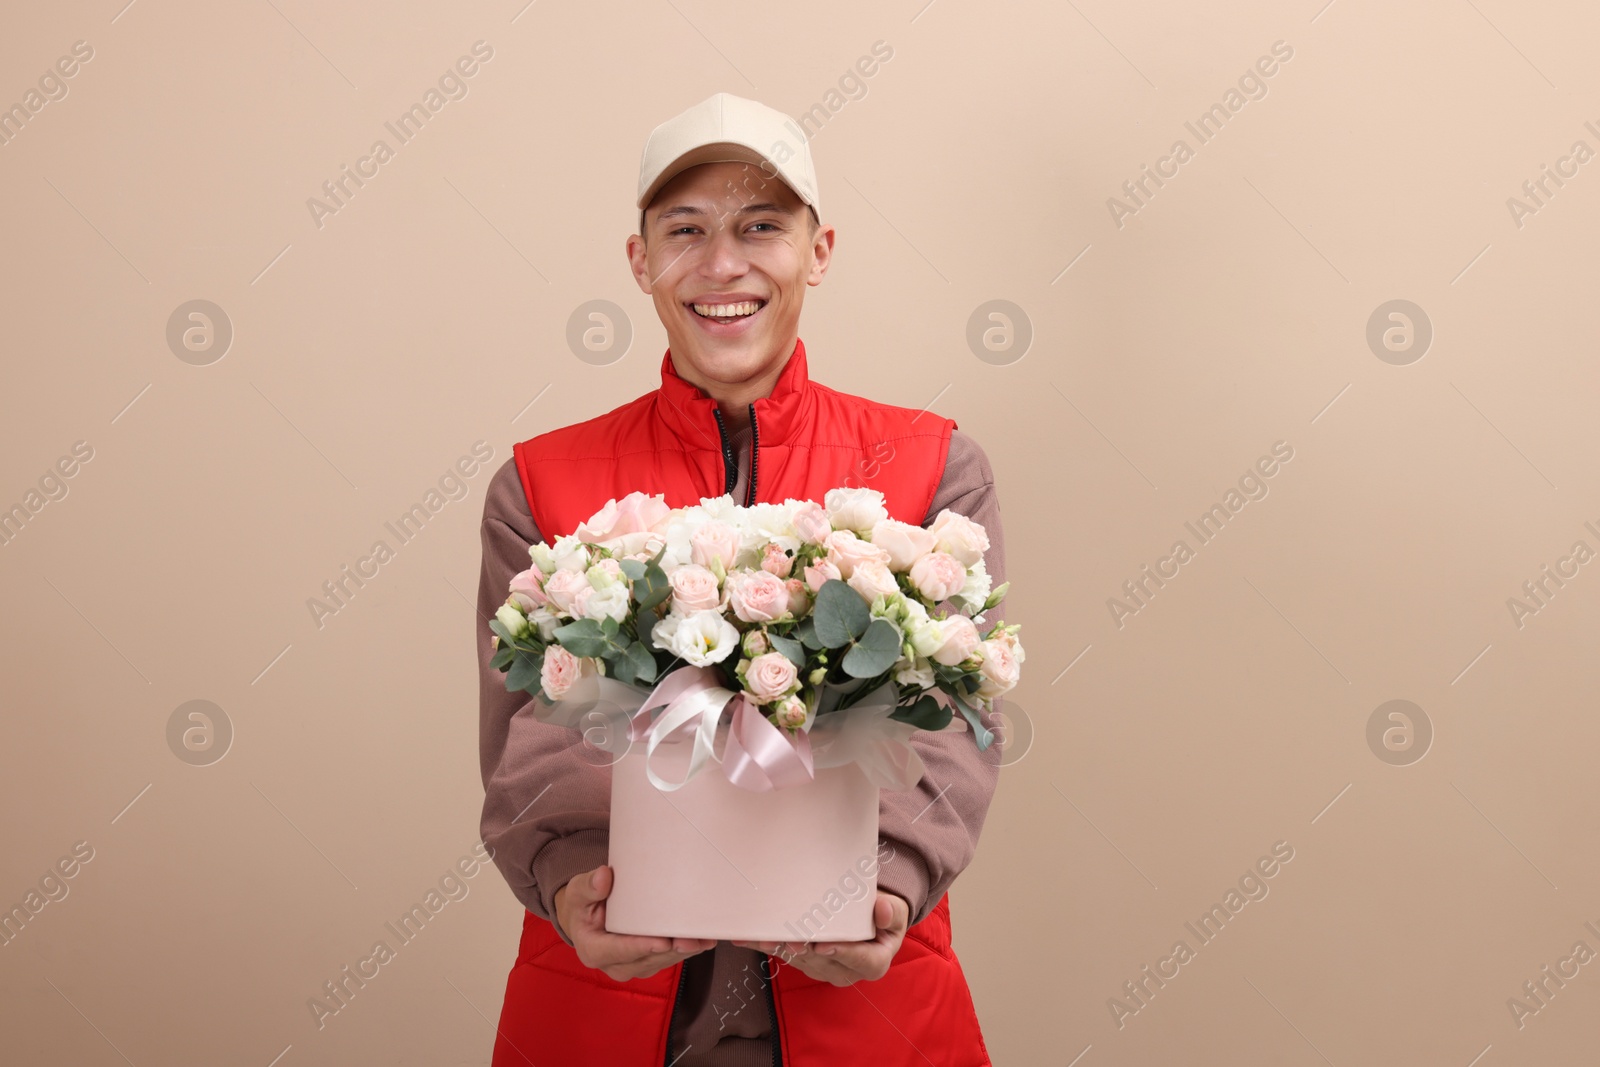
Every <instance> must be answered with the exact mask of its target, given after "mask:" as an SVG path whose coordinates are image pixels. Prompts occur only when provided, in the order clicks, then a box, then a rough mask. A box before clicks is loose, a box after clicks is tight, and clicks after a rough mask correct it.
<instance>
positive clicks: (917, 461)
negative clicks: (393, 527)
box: [494, 340, 990, 1067]
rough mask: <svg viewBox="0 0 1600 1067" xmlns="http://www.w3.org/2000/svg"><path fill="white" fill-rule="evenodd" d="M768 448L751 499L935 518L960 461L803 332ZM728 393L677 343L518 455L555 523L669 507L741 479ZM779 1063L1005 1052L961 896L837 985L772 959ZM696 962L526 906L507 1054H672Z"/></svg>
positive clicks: (906, 1065) (776, 401)
mask: <svg viewBox="0 0 1600 1067" xmlns="http://www.w3.org/2000/svg"><path fill="white" fill-rule="evenodd" d="M751 408H752V411H751V414H752V418H753V424H754V425H753V434H752V442H751V443H752V447H753V449H754V456H753V458H752V463H751V473H750V490H749V495H748V497H747V499H746V500H745V501H744V502H745V503H752V502H762V501H783V500H785V499H787V498H789V497H794V498H796V499H800V500H807V499H810V500H817V501H820V500H822V498H823V496H824V495H825V494H826V493H827V491H828V490H829V489H834V488H837V487H839V486H844V485H863V484H870V485H871V486H872V487H873V488H874V489H878V490H880V491H881V492H882V493H883V495H884V502H885V505H886V506H887V508H888V510H889V514H890V515H891V516H892V517H894V518H896V519H900V520H901V521H904V522H909V523H913V524H918V525H920V524H921V523H922V521H923V519H924V518H925V517H926V516H927V512H928V506H929V505H930V503H931V502H932V500H933V494H934V491H935V490H936V489H937V488H938V485H939V480H940V478H941V477H942V476H943V473H944V464H945V455H946V452H947V450H948V448H949V445H950V431H951V430H953V429H955V425H956V424H955V422H954V421H953V420H951V419H946V418H941V417H939V416H937V415H933V414H930V413H928V412H926V411H921V412H919V411H915V410H912V409H910V408H901V407H893V406H891V405H888V404H879V403H875V402H874V401H871V400H866V399H863V398H862V397H857V396H850V395H848V394H845V393H839V392H836V391H834V390H832V389H829V388H827V387H826V386H822V385H818V384H816V383H815V382H812V381H811V380H810V379H809V377H808V376H807V373H806V350H805V345H804V344H803V343H801V342H799V341H798V340H797V341H796V343H795V348H794V353H793V354H792V355H791V356H790V357H789V361H788V363H787V364H786V365H785V366H784V369H783V372H782V374H781V375H780V376H779V378H778V381H777V384H776V385H775V386H774V387H773V390H772V393H771V394H770V395H769V396H766V397H764V398H762V399H760V400H757V401H756V402H755V403H754V404H753V405H752V406H751ZM727 442H728V438H727V434H726V432H725V428H724V426H723V423H722V417H721V412H720V410H719V409H718V407H717V404H716V401H714V400H712V399H711V398H710V397H708V396H706V395H705V394H704V393H702V392H701V391H700V390H699V389H698V388H697V387H696V386H694V385H691V384H690V383H689V382H687V381H685V380H684V379H682V378H680V377H678V375H677V373H676V372H675V371H674V369H673V366H672V353H671V351H670V350H669V351H668V352H667V354H666V356H664V357H663V358H662V361H661V387H660V388H659V389H657V390H655V391H654V392H651V393H647V394H645V395H644V396H642V397H640V398H638V399H637V400H634V401H632V402H630V403H628V404H624V405H623V406H622V407H619V408H617V409H616V410H614V411H611V412H609V413H607V414H605V415H601V416H599V417H598V418H594V419H590V420H589V421H587V422H581V423H578V424H576V425H573V426H567V427H564V428H562V429H559V430H553V431H551V432H549V433H545V434H541V435H540V436H538V437H535V438H533V439H531V440H528V441H523V442H522V443H520V444H518V445H516V446H515V447H514V449H513V454H514V455H515V457H516V461H517V470H518V472H519V473H520V474H521V477H522V488H523V491H524V492H525V493H526V494H527V497H528V505H529V507H530V509H531V510H532V513H533V518H534V521H535V523H536V524H537V525H538V527H539V532H540V533H541V534H542V535H543V536H544V537H545V538H546V540H547V541H554V539H555V538H556V537H557V536H560V535H562V534H566V533H570V532H571V531H572V530H573V529H575V528H576V527H577V526H578V524H579V523H580V522H582V521H583V520H584V519H587V518H588V517H589V516H590V515H592V514H594V513H595V512H596V511H598V510H600V508H602V507H603V506H605V503H606V501H608V500H610V499H612V498H613V497H615V498H618V499H620V498H621V497H623V496H625V495H626V494H628V493H629V492H632V491H634V490H640V491H643V492H648V493H662V494H665V497H666V502H667V505H668V506H669V507H684V506H688V505H692V504H696V503H698V502H699V501H700V499H701V498H702V497H710V496H720V495H722V494H724V493H726V492H729V491H730V490H731V488H732V486H733V484H734V481H735V480H736V478H737V473H738V468H737V466H736V462H737V457H735V456H734V455H733V453H732V451H731V449H730V447H729V445H728V443H727ZM767 971H768V973H769V974H772V975H773V980H772V982H771V983H770V984H769V986H768V988H769V990H770V993H769V996H770V1006H771V1012H772V1018H773V1020H774V1039H775V1041H774V1049H773V1063H774V1064H782V1065H785V1067H852V1065H856V1064H861V1065H868V1064H870V1065H871V1067H902V1065H903V1067H923V1065H925V1064H928V1063H938V1064H940V1065H941V1067H988V1064H989V1063H990V1060H989V1055H988V1052H987V1050H986V1049H985V1048H984V1043H983V1035H982V1033H981V1031H980V1029H979V1026H978V1016H977V1013H976V1011H975V1010H974V1009H973V1003H972V994H971V992H970V991H969V990H968V988H967V980H966V976H965V975H964V974H963V973H962V970H961V964H960V962H959V961H958V960H957V959H956V956H955V953H954V952H952V951H951V947H950V910H949V900H948V897H941V898H940V899H939V902H938V904H937V905H936V906H935V907H934V909H933V910H932V912H931V913H930V914H929V915H928V917H927V918H925V919H924V920H923V921H922V922H919V923H917V924H916V925H914V926H912V927H911V928H910V930H909V931H907V934H906V937H905V940H904V941H902V942H901V945H900V951H899V953H898V954H896V956H895V958H894V960H893V962H892V963H891V964H890V967H889V971H888V973H887V974H885V975H884V976H883V977H882V978H880V979H878V980H877V981H873V982H857V983H855V984H854V985H851V986H834V985H831V984H829V983H827V982H818V981H816V980H815V979H812V978H810V977H808V976H806V975H805V974H804V973H803V972H801V971H800V970H799V969H798V968H796V967H794V966H791V965H785V964H783V963H782V961H781V960H780V959H778V958H776V957H772V956H769V957H768V958H767ZM682 973H683V964H681V963H679V964H675V965H674V966H672V967H669V968H666V969H664V970H662V971H659V972H657V973H656V974H654V975H652V976H650V977H649V978H636V979H633V980H631V981H627V982H618V981H615V980H614V979H612V978H610V977H608V976H607V975H605V974H604V973H603V972H601V971H599V970H595V969H593V968H590V967H586V966H584V965H583V963H581V962H580V961H579V959H578V955H577V952H576V951H575V950H574V949H573V948H572V946H570V945H568V944H567V943H566V942H565V941H563V940H561V938H560V936H559V935H558V934H557V933H556V932H555V928H554V927H553V926H552V925H551V924H550V923H549V922H547V921H546V920H544V919H541V918H539V917H538V916H536V915H534V914H533V913H532V912H528V913H527V914H526V916H525V920H524V923H523V932H522V943H521V948H520V951H519V953H518V956H517V961H516V964H515V965H514V966H513V967H512V970H511V975H510V979H509V981H508V982H507V984H506V997H505V1005H504V1008H503V1010H502V1014H501V1017H500V1027H499V1037H498V1039H497V1041H496V1042H495V1049H494V1063H495V1065H496V1067H512V1065H515V1067H524V1065H527V1064H531V1065H534V1067H571V1065H586V1067H587V1065H594V1064H605V1065H616V1067H650V1065H652V1064H663V1065H665V1064H667V1062H668V1060H667V1052H668V1049H667V1037H668V1031H669V1028H670V1026H671V1024H672V1014H673V1009H674V1007H675V1006H676V1003H677V997H678V995H679V992H680V990H679V982H680V978H681V976H682Z"/></svg>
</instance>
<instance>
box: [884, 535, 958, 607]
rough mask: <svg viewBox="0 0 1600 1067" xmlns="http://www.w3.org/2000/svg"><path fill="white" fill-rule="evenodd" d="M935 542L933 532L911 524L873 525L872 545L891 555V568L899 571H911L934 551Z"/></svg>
mask: <svg viewBox="0 0 1600 1067" xmlns="http://www.w3.org/2000/svg"><path fill="white" fill-rule="evenodd" d="M934 541H935V539H934V536H933V531H932V530H924V529H923V528H922V527H920V526H913V525H911V524H910V523H909V522H901V521H899V520H898V519H879V520H878V521H877V522H875V523H873V524H872V543H873V544H875V545H877V546H878V547H879V548H881V549H883V550H884V551H885V552H887V553H889V566H891V567H893V568H894V569H895V570H897V571H907V570H910V569H911V565H912V564H913V563H915V562H916V561H917V560H919V559H921V558H922V557H923V556H926V555H927V554H928V553H929V552H932V551H933V546H934ZM941 599H942V598H941Z"/></svg>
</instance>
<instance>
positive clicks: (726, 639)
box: [650, 611, 739, 667]
mask: <svg viewBox="0 0 1600 1067" xmlns="http://www.w3.org/2000/svg"><path fill="white" fill-rule="evenodd" d="M650 637H651V639H652V640H653V641H654V642H655V644H656V647H657V648H664V649H666V650H667V651H668V652H671V653H672V654H673V655H674V656H681V657H683V659H684V660H685V661H686V662H688V663H692V664H694V665H695V666H696V667H707V666H710V665H711V664H713V663H721V662H722V661H723V660H725V659H727V658H728V657H729V656H730V655H732V654H733V653H734V652H736V651H738V648H739V631H738V630H735V629H734V628H733V624H732V623H731V622H729V621H728V620H727V619H725V618H723V617H722V613H721V612H720V611H697V612H694V613H693V614H691V615H668V616H667V617H666V618H664V619H662V620H661V621H660V622H658V623H656V624H655V626H654V627H652V628H651V630H650Z"/></svg>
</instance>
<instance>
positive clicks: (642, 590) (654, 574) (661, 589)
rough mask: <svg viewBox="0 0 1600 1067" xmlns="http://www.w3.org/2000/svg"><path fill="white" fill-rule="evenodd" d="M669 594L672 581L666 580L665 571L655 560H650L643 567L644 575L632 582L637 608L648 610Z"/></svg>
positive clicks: (670, 593)
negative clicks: (637, 603)
mask: <svg viewBox="0 0 1600 1067" xmlns="http://www.w3.org/2000/svg"><path fill="white" fill-rule="evenodd" d="M662 551H665V549H663V550H662ZM657 556H658V557H659V556H660V553H657ZM671 595H672V583H671V582H669V581H667V572H666V571H664V570H662V569H661V566H660V564H658V563H656V561H655V560H651V561H650V563H649V564H648V565H647V566H646V567H645V569H644V575H643V576H642V577H640V578H638V579H636V580H635V581H634V583H633V596H634V599H636V600H638V602H639V610H640V611H649V610H650V609H651V608H653V607H655V606H656V605H657V604H659V603H661V602H662V601H663V600H665V599H667V597H669V596H671Z"/></svg>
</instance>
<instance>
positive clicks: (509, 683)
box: [506, 651, 544, 693]
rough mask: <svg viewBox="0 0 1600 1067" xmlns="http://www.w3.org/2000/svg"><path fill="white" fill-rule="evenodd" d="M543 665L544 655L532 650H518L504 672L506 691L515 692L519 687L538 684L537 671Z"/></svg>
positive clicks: (525, 687)
mask: <svg viewBox="0 0 1600 1067" xmlns="http://www.w3.org/2000/svg"><path fill="white" fill-rule="evenodd" d="M543 667H544V657H543V656H539V655H535V654H534V653H532V652H522V651H518V652H517V653H516V660H515V661H514V662H513V663H512V664H511V669H510V670H509V671H507V672H506V692H508V693H515V692H516V691H517V690H519V689H527V688H528V687H529V686H537V685H538V684H539V672H540V670H541V669H543Z"/></svg>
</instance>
